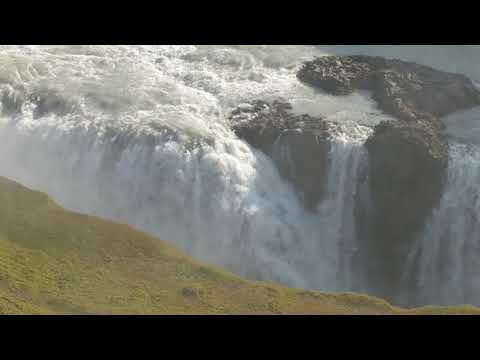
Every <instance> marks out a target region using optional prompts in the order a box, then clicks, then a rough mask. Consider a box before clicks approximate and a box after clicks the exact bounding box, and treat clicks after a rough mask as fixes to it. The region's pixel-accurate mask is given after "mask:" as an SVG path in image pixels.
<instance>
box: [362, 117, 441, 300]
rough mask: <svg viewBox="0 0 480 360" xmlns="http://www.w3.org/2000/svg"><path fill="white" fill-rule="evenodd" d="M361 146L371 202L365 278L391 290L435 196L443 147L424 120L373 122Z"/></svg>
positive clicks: (435, 202) (438, 190)
mask: <svg viewBox="0 0 480 360" xmlns="http://www.w3.org/2000/svg"><path fill="white" fill-rule="evenodd" d="M366 147H367V149H368V154H369V187H370V196H371V201H372V204H373V207H372V209H371V214H370V229H369V231H368V233H367V234H368V236H366V237H365V238H364V239H362V241H364V242H366V243H367V244H368V245H369V246H368V252H369V254H370V256H369V258H370V259H373V260H371V266H372V267H371V271H370V274H369V278H370V279H372V280H373V282H374V284H375V286H376V287H378V289H389V288H390V289H396V288H398V287H399V286H400V281H401V274H402V269H403V266H404V264H405V261H406V259H407V256H408V252H409V249H410V248H411V245H412V242H413V241H414V239H415V235H416V234H417V233H419V232H421V231H422V229H423V226H424V224H425V221H426V219H427V218H428V217H429V216H430V214H431V212H432V209H434V208H435V207H436V206H437V205H438V203H439V200H440V198H441V195H442V192H443V184H444V180H445V175H446V168H447V159H448V146H447V142H446V140H445V138H444V137H443V135H442V134H441V133H440V132H438V131H437V129H436V128H435V127H434V126H432V125H431V124H429V122H428V121H419V122H416V123H407V122H404V121H398V122H383V123H381V124H379V125H378V126H377V127H376V128H375V132H374V134H373V135H372V136H371V137H370V138H369V139H368V140H367V142H366ZM382 295H384V296H389V295H391V294H386V293H383V294H382Z"/></svg>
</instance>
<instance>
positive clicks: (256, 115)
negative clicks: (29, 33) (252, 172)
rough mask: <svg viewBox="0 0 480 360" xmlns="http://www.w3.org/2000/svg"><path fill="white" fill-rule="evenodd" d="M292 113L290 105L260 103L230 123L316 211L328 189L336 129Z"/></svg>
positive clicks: (234, 115)
mask: <svg viewBox="0 0 480 360" xmlns="http://www.w3.org/2000/svg"><path fill="white" fill-rule="evenodd" d="M290 110H291V106H290V105H289V104H288V103H284V102H279V101H276V102H274V103H273V104H268V103H266V102H262V101H257V102H255V103H254V104H252V105H251V106H250V107H242V108H238V109H236V110H235V111H233V112H232V115H231V118H230V120H231V123H232V129H233V130H234V132H235V133H236V134H237V136H238V137H239V138H241V139H244V140H245V141H247V142H248V143H249V144H250V145H252V146H253V147H255V148H257V149H260V150H261V151H263V152H264V153H265V154H267V155H268V156H270V157H271V158H272V159H273V161H274V162H275V164H276V166H277V168H278V170H279V172H280V174H281V175H282V176H283V177H284V178H285V179H287V180H288V181H290V182H291V183H292V184H293V185H294V186H295V188H296V189H297V193H298V194H299V197H300V199H301V200H302V201H303V204H304V205H305V207H306V208H307V209H308V210H311V211H313V210H315V207H316V205H317V204H318V202H319V201H320V199H321V197H322V193H323V190H324V187H325V175H326V173H327V171H328V169H327V166H328V152H329V150H330V142H329V137H330V135H331V134H332V132H333V131H335V126H334V125H333V124H331V123H328V122H326V121H324V120H323V119H322V118H314V117H311V116H309V115H294V114H292V113H291V112H290Z"/></svg>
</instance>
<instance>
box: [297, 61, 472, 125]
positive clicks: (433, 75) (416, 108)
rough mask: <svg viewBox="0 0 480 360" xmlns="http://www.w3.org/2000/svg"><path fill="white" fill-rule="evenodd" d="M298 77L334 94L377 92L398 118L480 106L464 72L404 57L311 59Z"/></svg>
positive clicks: (424, 116)
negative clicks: (448, 70)
mask: <svg viewBox="0 0 480 360" xmlns="http://www.w3.org/2000/svg"><path fill="white" fill-rule="evenodd" d="M297 77H298V79H299V80H301V81H303V82H305V83H308V84H310V85H313V86H316V87H318V88H320V89H322V90H324V91H326V92H328V93H331V94H334V95H348V94H350V93H352V92H353V91H354V90H355V89H365V90H370V91H372V95H373V98H374V99H375V100H376V101H377V102H378V106H379V108H380V109H382V110H383V111H385V112H386V113H388V114H391V115H393V116H395V117H397V118H399V119H402V120H406V121H416V120H419V119H429V120H430V121H431V122H432V123H436V124H437V125H438V126H440V127H441V123H440V122H439V121H438V120H437V118H438V117H440V116H444V115H447V114H449V113H452V112H454V111H457V110H460V109H466V108H470V107H474V106H477V105H480V92H479V91H478V90H477V89H476V88H475V86H474V85H473V83H472V81H471V80H470V79H468V78H467V77H466V76H464V75H460V74H452V73H447V72H443V71H438V70H435V69H433V68H431V67H428V66H424V65H418V64H415V63H410V62H405V61H401V60H389V59H384V58H381V57H372V56H363V55H355V56H327V57H320V58H317V59H315V60H313V61H309V62H306V63H305V64H304V66H303V67H302V68H301V69H300V71H299V72H298V74H297Z"/></svg>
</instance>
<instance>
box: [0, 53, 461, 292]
mask: <svg viewBox="0 0 480 360" xmlns="http://www.w3.org/2000/svg"><path fill="white" fill-rule="evenodd" d="M341 51H344V48H342V47H337V48H330V47H310V46H0V99H1V102H0V104H1V106H2V109H0V113H2V114H3V115H2V116H1V119H0V141H1V143H2V151H1V152H0V175H3V176H6V177H9V178H12V179H15V180H18V181H19V182H21V183H23V184H25V185H27V186H30V187H32V188H34V189H38V190H41V191H44V192H46V193H48V194H49V195H50V196H52V197H53V198H54V199H55V200H56V201H58V202H59V203H60V204H62V205H63V206H65V207H67V208H70V209H73V210H76V211H80V212H84V213H89V214H94V215H99V216H102V217H106V218H110V219H114V220H117V221H122V222H126V223H129V224H131V225H134V226H136V227H138V228H140V229H142V230H145V231H148V232H150V233H152V234H155V235H157V236H159V237H160V238H163V239H166V240H168V241H170V242H172V243H174V244H176V245H177V246H179V247H181V248H182V249H184V250H185V251H187V252H188V253H189V254H192V255H194V256H196V257H198V258H200V259H202V260H204V261H209V262H211V263H214V264H217V265H221V266H223V267H225V268H226V269H228V270H230V271H234V272H236V273H238V274H240V275H243V276H246V277H249V278H255V279H263V280H271V281H278V282H281V283H284V284H287V285H290V286H295V287H304V288H314V289H321V290H332V291H343V290H351V289H353V288H355V289H358V288H362V284H358V281H359V280H358V279H357V278H356V274H355V269H352V268H351V266H352V265H351V264H352V261H351V258H352V257H353V256H354V255H355V253H356V251H357V249H358V244H356V240H355V236H354V234H355V222H354V217H353V207H354V206H353V204H354V197H355V195H356V192H357V189H356V184H357V183H358V181H357V177H358V176H359V173H360V172H361V171H362V169H364V167H365V166H366V158H365V153H364V150H363V147H362V144H363V142H364V140H365V139H366V138H367V136H368V134H369V133H370V131H371V130H370V129H369V128H368V127H369V126H372V125H374V124H376V123H377V122H379V121H380V120H383V119H390V118H389V117H388V116H386V115H385V114H382V113H381V112H380V111H378V109H377V108H376V106H375V104H374V103H373V101H372V100H371V99H370V97H369V94H368V93H364V92H361V93H355V94H353V95H351V96H347V97H333V96H329V95H326V94H324V93H322V92H319V91H316V90H313V89H311V88H310V87H307V86H304V85H303V84H301V83H300V82H299V81H298V80H297V79H296V77H295V74H296V71H297V69H298V67H299V66H300V64H301V62H302V61H304V60H308V59H311V58H312V57H313V56H319V55H324V54H327V53H335V52H341ZM384 51H386V52H387V53H388V49H386V48H385V49H384ZM412 53H414V52H413V51H412ZM383 55H387V56H388V54H383ZM467 70H468V69H467ZM38 99H41V100H40V101H39V100H38ZM274 99H284V100H286V101H289V102H290V103H292V105H293V111H295V112H297V113H309V114H311V115H319V114H321V115H323V116H325V117H327V119H329V120H332V121H337V122H339V123H341V124H342V125H343V127H344V132H343V134H342V135H339V137H338V138H337V139H335V141H334V142H333V146H332V151H331V154H330V171H329V173H328V181H327V189H326V196H325V199H324V201H323V202H322V203H321V204H320V205H319V207H318V211H317V213H308V212H305V211H304V209H303V207H302V206H301V205H300V204H299V202H298V200H297V197H296V194H295V192H294V189H293V188H292V186H291V185H290V184H288V183H287V182H285V181H284V180H283V179H282V178H281V177H280V176H279V174H278V172H277V170H276V168H275V166H274V165H273V163H272V162H271V160H270V159H269V158H267V157H266V156H265V155H263V154H262V153H261V152H259V151H255V150H253V149H252V148H251V147H250V146H248V145H247V144H246V143H245V142H243V141H241V140H239V139H238V138H237V137H236V136H235V135H234V134H233V133H232V131H231V130H230V128H229V124H228V121H227V118H228V116H227V115H228V113H229V111H230V110H231V109H232V108H234V107H236V106H238V105H239V104H242V103H248V102H249V101H252V100H267V101H268V100H274ZM36 103H37V104H40V105H35V104H36ZM15 107H21V108H20V109H19V110H20V111H17V112H15V111H12V109H15ZM462 176H463V175H462ZM464 176H470V174H464ZM462 181H467V180H462ZM451 186H452V187H453V188H455V187H456V186H457V184H456V183H455V182H453V183H452V185H451ZM449 216H461V215H458V214H457V213H453V214H450V215H449Z"/></svg>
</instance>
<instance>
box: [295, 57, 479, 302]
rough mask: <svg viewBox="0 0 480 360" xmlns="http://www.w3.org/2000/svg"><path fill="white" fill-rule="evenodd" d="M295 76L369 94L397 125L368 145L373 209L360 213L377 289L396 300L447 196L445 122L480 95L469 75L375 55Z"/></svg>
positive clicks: (387, 125)
mask: <svg viewBox="0 0 480 360" xmlns="http://www.w3.org/2000/svg"><path fill="white" fill-rule="evenodd" d="M297 76H298V78H299V79H300V80H301V81H303V82H305V83H308V84H310V85H313V86H315V87H318V88H320V89H322V90H324V91H326V92H328V93H330V94H333V95H348V94H350V93H351V92H353V91H355V90H356V89H363V90H369V91H371V92H372V97H373V99H374V100H375V101H376V102H377V103H378V106H379V108H380V109H382V110H383V111H384V112H386V113H388V114H390V115H393V116H394V117H396V118H397V119H398V121H391V122H383V123H381V124H379V125H377V126H376V128H375V131H374V133H373V134H372V135H371V136H370V138H369V139H368V140H367V142H366V144H365V145H366V148H367V150H368V156H369V174H368V179H367V180H366V183H365V184H366V186H367V187H368V192H369V196H364V199H367V198H368V206H367V205H366V202H367V200H363V202H360V203H358V204H356V209H355V213H356V218H357V219H356V221H357V232H358V238H359V239H360V240H361V241H362V243H363V244H364V245H365V246H364V249H363V251H364V256H366V259H365V260H366V261H364V263H368V264H369V269H368V270H367V271H368V274H367V276H368V278H369V280H370V281H371V283H372V289H371V291H372V292H373V293H375V294H377V295H380V296H384V297H386V298H389V299H393V298H394V295H395V289H398V288H399V287H400V283H401V281H402V279H401V277H402V272H403V266H404V264H405V262H406V259H407V256H408V253H409V249H410V248H411V245H412V242H413V241H414V240H415V236H416V234H417V233H418V232H420V231H421V230H422V229H423V226H424V224H425V222H426V220H427V219H428V217H429V216H430V215H431V213H432V210H433V209H434V208H435V207H436V206H437V204H438V203H439V200H440V198H441V195H442V192H443V184H444V180H445V177H446V169H447V163H448V143H447V140H446V138H445V136H444V134H443V129H444V125H443V124H442V122H441V120H440V117H441V116H445V115H447V114H450V113H452V112H454V111H457V110H460V109H466V108H470V107H474V106H477V105H480V93H479V91H478V89H477V88H475V86H474V85H473V83H472V82H471V81H470V80H469V79H468V78H467V77H465V76H463V75H459V74H452V73H447V72H442V71H438V70H435V69H432V68H430V67H428V66H423V65H418V64H414V63H408V62H404V61H400V60H388V59H384V58H380V57H370V56H345V57H337V56H328V57H322V58H318V59H315V60H313V61H310V62H307V63H305V64H304V66H303V67H302V68H301V69H300V71H299V72H298V74H297ZM403 285H404V286H405V285H406V284H403Z"/></svg>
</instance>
